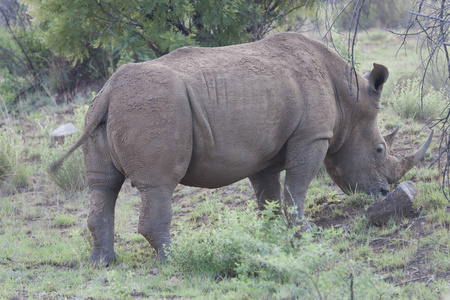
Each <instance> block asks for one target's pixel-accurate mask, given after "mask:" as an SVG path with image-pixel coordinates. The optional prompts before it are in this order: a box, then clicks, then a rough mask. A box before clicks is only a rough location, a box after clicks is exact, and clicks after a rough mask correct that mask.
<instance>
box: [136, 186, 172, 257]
mask: <svg viewBox="0 0 450 300" xmlns="http://www.w3.org/2000/svg"><path fill="white" fill-rule="evenodd" d="M175 187H176V183H173V184H172V183H169V184H160V185H158V186H156V187H154V186H153V187H147V188H140V189H139V190H140V191H141V193H142V204H141V210H140V215H139V224H138V232H139V233H140V234H142V235H143V236H144V237H145V239H146V240H147V241H148V242H149V243H150V245H151V246H152V247H153V248H154V249H155V250H156V252H157V261H164V260H165V259H166V258H167V255H168V250H169V246H170V224H171V222H172V201H171V199H172V193H173V191H174V189H175Z"/></svg>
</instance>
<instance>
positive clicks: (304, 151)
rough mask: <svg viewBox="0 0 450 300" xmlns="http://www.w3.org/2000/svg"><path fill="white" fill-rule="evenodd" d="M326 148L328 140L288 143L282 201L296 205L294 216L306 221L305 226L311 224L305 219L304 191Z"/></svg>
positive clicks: (314, 174)
mask: <svg viewBox="0 0 450 300" xmlns="http://www.w3.org/2000/svg"><path fill="white" fill-rule="evenodd" d="M327 148H328V141H327V140H325V139H323V140H316V141H314V142H312V143H310V144H308V145H307V146H306V147H305V146H304V145H302V144H301V143H299V145H295V144H291V145H288V153H287V159H286V179H285V183H284V201H285V202H286V204H287V205H289V204H291V205H296V206H297V215H296V218H297V219H298V220H299V221H306V224H305V225H306V227H307V228H308V227H311V226H310V225H312V226H313V224H312V223H309V222H308V221H307V220H306V219H305V214H304V206H305V199H306V193H307V191H308V187H309V185H310V183H311V181H312V180H313V179H314V177H315V176H316V175H317V173H318V172H319V169H320V167H321V165H322V163H323V160H324V158H325V155H326V151H327Z"/></svg>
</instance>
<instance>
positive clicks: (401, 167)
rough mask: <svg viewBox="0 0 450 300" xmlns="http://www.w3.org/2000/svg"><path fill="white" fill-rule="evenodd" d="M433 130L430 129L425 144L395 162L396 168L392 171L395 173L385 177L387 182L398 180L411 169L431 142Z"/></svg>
mask: <svg viewBox="0 0 450 300" xmlns="http://www.w3.org/2000/svg"><path fill="white" fill-rule="evenodd" d="M433 132H434V130H432V131H431V133H430V136H429V137H428V139H427V141H426V142H425V144H423V145H422V147H420V149H419V150H418V151H417V152H416V153H414V154H413V155H410V156H407V157H405V158H403V159H401V160H399V161H398V162H397V164H396V170H395V171H394V172H393V173H394V174H395V175H393V176H389V177H390V178H387V179H388V182H389V183H394V182H396V181H398V180H400V179H401V178H402V177H403V176H404V175H405V174H406V173H407V172H408V171H409V170H411V168H412V167H414V166H415V165H416V164H417V163H418V162H419V161H420V160H421V159H422V158H423V157H424V155H425V153H426V152H427V150H428V147H429V146H430V144H431V140H432V138H433Z"/></svg>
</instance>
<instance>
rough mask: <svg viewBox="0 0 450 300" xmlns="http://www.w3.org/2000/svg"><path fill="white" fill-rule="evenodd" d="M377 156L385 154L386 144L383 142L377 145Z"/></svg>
mask: <svg viewBox="0 0 450 300" xmlns="http://www.w3.org/2000/svg"><path fill="white" fill-rule="evenodd" d="M375 156H376V157H378V158H380V157H383V156H384V145H383V144H378V145H377V146H376V147H375Z"/></svg>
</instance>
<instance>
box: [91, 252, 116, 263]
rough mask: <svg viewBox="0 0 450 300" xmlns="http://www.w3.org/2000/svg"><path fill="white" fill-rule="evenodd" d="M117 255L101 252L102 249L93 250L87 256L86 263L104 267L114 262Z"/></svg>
mask: <svg viewBox="0 0 450 300" xmlns="http://www.w3.org/2000/svg"><path fill="white" fill-rule="evenodd" d="M116 258H117V255H116V253H115V252H114V251H103V250H102V249H93V250H92V252H91V255H90V256H89V260H88V263H90V264H92V265H96V266H105V267H108V266H109V265H111V264H113V263H115V262H116Z"/></svg>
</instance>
